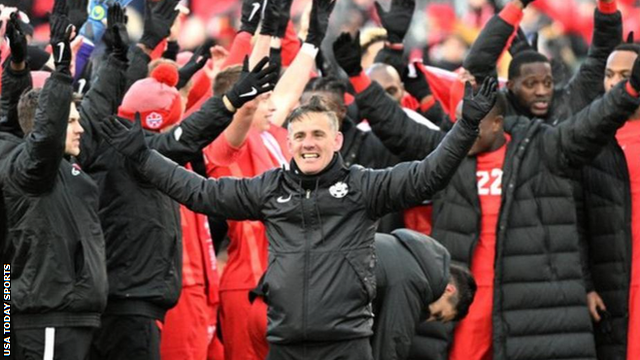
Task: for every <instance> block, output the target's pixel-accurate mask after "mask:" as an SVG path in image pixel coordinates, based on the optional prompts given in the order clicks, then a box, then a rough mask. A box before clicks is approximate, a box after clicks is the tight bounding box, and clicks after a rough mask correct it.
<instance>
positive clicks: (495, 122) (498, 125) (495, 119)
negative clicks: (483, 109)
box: [491, 115, 504, 133]
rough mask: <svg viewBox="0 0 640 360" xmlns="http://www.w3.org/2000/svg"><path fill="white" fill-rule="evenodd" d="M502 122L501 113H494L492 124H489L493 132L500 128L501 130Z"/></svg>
mask: <svg viewBox="0 0 640 360" xmlns="http://www.w3.org/2000/svg"><path fill="white" fill-rule="evenodd" d="M503 122H504V116H502V115H496V116H494V117H493V124H492V126H491V130H492V131H493V132H494V133H497V132H499V131H500V130H502V126H503V125H502V123H503Z"/></svg>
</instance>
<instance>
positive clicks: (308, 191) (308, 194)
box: [307, 190, 311, 199]
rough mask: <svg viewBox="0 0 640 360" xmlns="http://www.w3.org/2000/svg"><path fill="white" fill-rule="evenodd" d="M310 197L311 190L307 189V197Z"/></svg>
mask: <svg viewBox="0 0 640 360" xmlns="http://www.w3.org/2000/svg"><path fill="white" fill-rule="evenodd" d="M310 197H311V190H307V199H309V198H310Z"/></svg>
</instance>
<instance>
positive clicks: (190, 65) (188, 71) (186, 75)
mask: <svg viewBox="0 0 640 360" xmlns="http://www.w3.org/2000/svg"><path fill="white" fill-rule="evenodd" d="M213 45H214V44H213V40H211V39H208V40H206V41H205V43H204V44H203V45H202V46H200V47H199V48H198V49H196V51H195V52H194V53H193V55H192V56H191V59H189V61H187V63H186V64H184V65H183V66H182V67H181V68H180V70H178V75H180V79H179V80H178V84H177V85H176V89H182V88H183V87H184V86H185V85H187V83H188V82H189V80H191V78H192V77H193V75H194V74H195V73H197V72H198V71H199V70H200V69H202V68H203V67H204V65H205V64H206V63H207V61H208V60H209V59H211V51H209V49H211V47H212V46H213Z"/></svg>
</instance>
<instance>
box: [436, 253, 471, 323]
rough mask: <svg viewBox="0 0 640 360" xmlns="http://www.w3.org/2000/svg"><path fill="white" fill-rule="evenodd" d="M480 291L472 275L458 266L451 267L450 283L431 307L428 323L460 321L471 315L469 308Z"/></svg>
mask: <svg viewBox="0 0 640 360" xmlns="http://www.w3.org/2000/svg"><path fill="white" fill-rule="evenodd" d="M477 289H478V287H477V285H476V281H475V280H474V278H473V276H472V275H471V273H470V272H469V271H468V270H466V269H464V268H462V267H460V266H457V265H451V266H450V267H449V283H448V284H447V287H446V288H445V290H444V293H443V294H442V296H441V297H440V298H439V299H438V300H436V301H434V302H432V303H431V304H430V305H429V314H431V315H430V317H429V318H428V319H427V321H440V322H449V321H460V320H462V319H464V318H465V317H466V316H467V314H468V313H469V307H470V306H471V303H472V302H473V298H474V297H475V296H476V290H477Z"/></svg>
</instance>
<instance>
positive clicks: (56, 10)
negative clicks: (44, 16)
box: [49, 0, 69, 22]
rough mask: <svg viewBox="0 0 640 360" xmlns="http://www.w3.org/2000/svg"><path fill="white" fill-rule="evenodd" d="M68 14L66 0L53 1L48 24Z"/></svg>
mask: <svg viewBox="0 0 640 360" xmlns="http://www.w3.org/2000/svg"><path fill="white" fill-rule="evenodd" d="M68 12H69V8H68V7H67V1H66V0H54V2H53V9H51V19H49V20H50V22H53V20H54V18H55V17H56V16H62V15H64V16H67V13H68Z"/></svg>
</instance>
